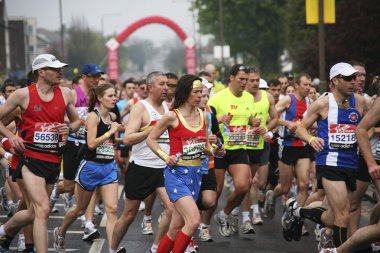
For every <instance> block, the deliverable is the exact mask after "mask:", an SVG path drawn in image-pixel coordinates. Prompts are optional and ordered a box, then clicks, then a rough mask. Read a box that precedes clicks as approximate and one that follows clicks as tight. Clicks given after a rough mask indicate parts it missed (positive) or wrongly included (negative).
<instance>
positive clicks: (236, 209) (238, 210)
mask: <svg viewBox="0 0 380 253" xmlns="http://www.w3.org/2000/svg"><path fill="white" fill-rule="evenodd" d="M239 213H240V208H239V207H235V208H234V209H233V210H232V212H231V214H232V215H235V216H236V215H239Z"/></svg>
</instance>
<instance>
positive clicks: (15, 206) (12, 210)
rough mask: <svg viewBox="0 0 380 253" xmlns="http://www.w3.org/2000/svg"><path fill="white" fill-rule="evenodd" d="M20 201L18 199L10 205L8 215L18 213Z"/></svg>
mask: <svg viewBox="0 0 380 253" xmlns="http://www.w3.org/2000/svg"><path fill="white" fill-rule="evenodd" d="M19 203H20V202H18V201H17V202H16V203H12V204H11V205H9V212H8V217H12V216H13V215H14V214H15V213H17V210H18V205H19Z"/></svg>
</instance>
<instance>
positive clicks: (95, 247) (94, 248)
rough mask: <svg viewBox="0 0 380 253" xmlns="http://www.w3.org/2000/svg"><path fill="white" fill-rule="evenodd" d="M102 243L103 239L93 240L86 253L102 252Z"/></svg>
mask: <svg viewBox="0 0 380 253" xmlns="http://www.w3.org/2000/svg"><path fill="white" fill-rule="evenodd" d="M104 241H105V240H104V239H95V240H94V241H93V242H92V245H91V248H90V251H89V252H88V253H100V252H101V251H102V248H103V244H104Z"/></svg>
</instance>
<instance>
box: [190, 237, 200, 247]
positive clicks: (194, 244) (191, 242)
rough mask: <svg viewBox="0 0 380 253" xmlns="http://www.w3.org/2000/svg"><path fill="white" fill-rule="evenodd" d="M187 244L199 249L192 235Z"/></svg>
mask: <svg viewBox="0 0 380 253" xmlns="http://www.w3.org/2000/svg"><path fill="white" fill-rule="evenodd" d="M189 245H190V246H191V247H193V248H194V249H195V250H198V249H199V246H198V244H197V243H196V242H195V238H194V237H193V236H192V237H191V240H190V242H189Z"/></svg>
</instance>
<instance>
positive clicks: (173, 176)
mask: <svg viewBox="0 0 380 253" xmlns="http://www.w3.org/2000/svg"><path fill="white" fill-rule="evenodd" d="M164 176H165V189H166V192H167V193H168V195H169V199H170V201H171V202H173V203H174V202H176V201H177V200H178V199H180V198H182V197H185V196H193V198H194V201H197V199H198V195H199V191H200V189H201V183H202V174H201V166H172V167H169V166H167V167H166V168H165V170H164Z"/></svg>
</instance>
